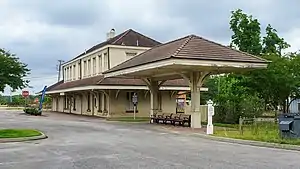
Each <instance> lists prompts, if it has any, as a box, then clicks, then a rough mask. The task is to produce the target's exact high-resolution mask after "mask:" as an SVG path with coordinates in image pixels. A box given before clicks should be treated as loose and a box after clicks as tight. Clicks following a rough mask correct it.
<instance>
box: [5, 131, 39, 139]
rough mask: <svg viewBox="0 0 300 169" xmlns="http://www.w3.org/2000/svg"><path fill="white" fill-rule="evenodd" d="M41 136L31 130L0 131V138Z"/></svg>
mask: <svg viewBox="0 0 300 169" xmlns="http://www.w3.org/2000/svg"><path fill="white" fill-rule="evenodd" d="M40 135H42V134H41V133H40V132H39V131H37V130H33V129H0V138H19V137H33V136H40Z"/></svg>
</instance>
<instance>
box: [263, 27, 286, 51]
mask: <svg viewBox="0 0 300 169" xmlns="http://www.w3.org/2000/svg"><path fill="white" fill-rule="evenodd" d="M263 45H264V46H263V50H262V52H263V53H264V54H276V55H278V56H281V55H282V53H281V52H282V50H283V49H287V48H289V47H290V46H291V45H289V44H288V43H287V42H285V41H284V39H283V38H280V37H279V36H278V35H277V30H276V29H274V28H272V26H271V25H270V24H268V26H267V28H266V36H265V37H263Z"/></svg>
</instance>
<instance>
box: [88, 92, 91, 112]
mask: <svg viewBox="0 0 300 169" xmlns="http://www.w3.org/2000/svg"><path fill="white" fill-rule="evenodd" d="M87 111H88V112H90V111H91V95H90V94H87Z"/></svg>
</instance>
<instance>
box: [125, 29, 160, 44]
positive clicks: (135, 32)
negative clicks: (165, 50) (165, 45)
mask: <svg viewBox="0 0 300 169" xmlns="http://www.w3.org/2000/svg"><path fill="white" fill-rule="evenodd" d="M131 30H132V31H133V32H135V33H137V34H139V35H140V36H143V37H145V38H147V39H149V40H152V41H154V42H157V43H159V44H162V43H161V42H159V41H157V40H155V39H152V38H150V37H149V36H146V35H144V34H141V33H139V32H137V31H135V30H133V29H131Z"/></svg>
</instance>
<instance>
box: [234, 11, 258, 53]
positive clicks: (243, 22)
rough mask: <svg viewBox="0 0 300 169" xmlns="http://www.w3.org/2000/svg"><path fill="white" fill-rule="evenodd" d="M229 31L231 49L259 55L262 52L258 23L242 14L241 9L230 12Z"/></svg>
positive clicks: (249, 16)
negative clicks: (231, 32)
mask: <svg viewBox="0 0 300 169" xmlns="http://www.w3.org/2000/svg"><path fill="white" fill-rule="evenodd" d="M231 14H232V15H231V20H230V29H231V30H232V31H233V35H232V37H231V39H232V41H231V45H230V46H232V47H236V48H238V49H239V50H241V51H244V52H247V53H250V54H253V55H260V54H261V50H262V45H261V32H260V23H259V22H258V20H257V19H254V18H253V17H252V16H251V15H247V14H245V13H243V11H242V10H241V9H238V10H236V11H232V12H231Z"/></svg>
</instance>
